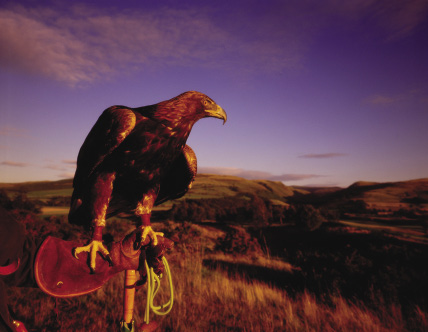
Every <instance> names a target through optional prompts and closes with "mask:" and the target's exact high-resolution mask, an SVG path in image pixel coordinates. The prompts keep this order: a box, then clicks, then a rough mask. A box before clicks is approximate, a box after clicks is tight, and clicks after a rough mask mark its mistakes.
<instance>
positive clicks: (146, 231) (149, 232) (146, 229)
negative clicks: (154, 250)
mask: <svg viewBox="0 0 428 332" xmlns="http://www.w3.org/2000/svg"><path fill="white" fill-rule="evenodd" d="M139 229H140V230H141V244H148V242H149V241H151V242H152V245H153V246H156V245H157V244H158V236H163V233H162V232H155V231H154V230H153V228H152V226H140V227H139ZM147 237H149V241H146V240H147Z"/></svg>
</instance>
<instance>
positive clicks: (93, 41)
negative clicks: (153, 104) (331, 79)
mask: <svg viewBox="0 0 428 332" xmlns="http://www.w3.org/2000/svg"><path fill="white" fill-rule="evenodd" d="M217 7H219V6H214V5H210V4H208V3H206V4H204V5H202V6H199V7H198V8H197V9H196V8H186V7H180V9H173V8H167V7H164V8H158V9H157V10H154V9H147V10H144V11H142V10H134V11H130V10H117V9H116V10H115V11H112V10H111V8H108V7H106V8H105V9H103V8H96V9H95V8H94V7H91V6H89V5H82V4H81V5H67V8H66V9H62V8H60V7H52V6H51V7H42V6H39V7H35V8H25V7H23V6H19V5H15V6H12V7H7V8H0V44H1V45H2V47H1V48H0V66H7V67H12V68H15V69H18V70H21V71H25V72H31V73H36V74H38V75H44V76H48V77H51V78H53V79H56V80H59V81H63V82H66V83H68V84H70V85H76V84H79V83H82V82H94V81H97V80H100V79H103V80H105V79H111V78H113V77H115V75H118V74H119V73H120V74H121V75H126V74H128V73H132V72H135V71H139V70H146V69H148V68H150V70H153V69H156V68H158V67H165V66H170V65H180V66H190V65H191V66H192V67H195V66H210V67H223V68H224V67H226V68H229V69H231V70H232V69H233V68H240V69H241V71H258V72H265V71H274V72H277V71H281V70H284V69H286V68H296V67H299V66H300V65H301V60H302V59H303V58H304V56H305V51H306V50H307V48H308V46H309V45H310V43H311V40H312V38H314V36H315V35H316V34H317V33H318V31H319V30H320V29H322V28H324V27H325V26H328V25H329V24H330V22H332V21H336V20H337V19H341V20H345V21H346V22H358V21H362V20H364V21H365V22H370V24H372V25H374V26H376V27H378V28H379V27H380V29H383V30H384V34H385V35H386V39H388V40H394V39H397V38H400V37H402V36H405V35H408V34H410V33H411V32H412V31H414V30H415V29H416V28H417V27H418V26H419V25H420V23H421V22H422V21H423V19H424V18H426V15H427V11H428V2H427V1H426V0H408V1H402V0H381V1H379V0H365V1H361V0H350V1H337V0H326V1H314V0H302V1H298V2H297V1H296V2H280V1H278V2H275V1H273V2H272V4H271V5H269V10H266V11H261V12H258V13H256V14H257V22H255V21H254V13H250V12H251V8H256V7H254V6H248V8H250V9H248V8H239V10H240V15H238V16H236V15H235V11H233V10H232V11H231V10H230V9H229V10H227V11H226V10H223V11H224V12H229V14H228V15H229V16H227V15H226V16H224V12H223V15H216V13H217V12H216V10H218V8H217ZM177 8H178V7H177ZM257 8H258V7H257ZM247 11H248V12H247ZM213 13H214V14H213ZM219 18H221V19H222V21H219Z"/></svg>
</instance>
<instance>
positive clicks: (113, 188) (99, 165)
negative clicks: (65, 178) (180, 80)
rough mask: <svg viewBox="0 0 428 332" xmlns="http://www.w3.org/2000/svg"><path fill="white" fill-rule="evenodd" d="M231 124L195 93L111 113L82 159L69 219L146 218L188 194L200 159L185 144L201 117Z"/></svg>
mask: <svg viewBox="0 0 428 332" xmlns="http://www.w3.org/2000/svg"><path fill="white" fill-rule="evenodd" d="M204 117H216V118H220V119H223V121H224V122H225V121H226V113H225V112H224V110H223V109H222V108H221V107H220V106H218V105H217V104H216V103H215V102H214V101H213V100H212V99H211V98H209V97H208V96H206V95H204V94H202V93H200V92H195V91H189V92H185V93H183V94H181V95H179V96H177V97H175V98H172V99H170V100H166V101H163V102H160V103H158V104H155V105H150V106H145V107H139V108H129V107H125V106H113V107H110V108H108V109H106V110H105V111H104V112H103V113H102V115H101V116H100V118H99V119H98V121H97V122H96V123H95V125H94V126H93V128H92V130H91V131H90V132H89V134H88V136H87V138H86V140H85V142H84V143H83V145H82V147H81V149H80V151H79V155H78V158H77V169H76V173H75V176H74V180H73V188H74V191H73V195H72V202H71V208H70V213H69V220H70V222H72V223H75V224H81V225H85V226H91V225H92V226H104V224H105V218H106V217H110V216H113V215H116V214H118V213H127V214H133V215H136V216H142V215H144V214H146V215H147V214H150V212H151V209H152V207H153V205H155V204H160V203H162V202H164V201H166V200H168V199H173V198H178V197H180V196H182V195H184V194H185V193H186V191H187V190H188V188H189V185H190V184H191V183H192V181H193V179H194V177H195V175H196V156H195V154H194V152H193V150H192V149H191V148H190V147H189V146H187V145H186V141H187V138H188V137H189V134H190V131H191V129H192V127H193V125H194V124H195V123H196V122H197V121H198V120H199V119H201V118H204Z"/></svg>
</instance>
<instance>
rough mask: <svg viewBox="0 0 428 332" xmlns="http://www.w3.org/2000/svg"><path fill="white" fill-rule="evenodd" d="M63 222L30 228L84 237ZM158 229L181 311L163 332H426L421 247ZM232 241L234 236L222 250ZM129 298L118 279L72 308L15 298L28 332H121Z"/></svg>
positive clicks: (339, 235)
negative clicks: (167, 241) (169, 243)
mask: <svg viewBox="0 0 428 332" xmlns="http://www.w3.org/2000/svg"><path fill="white" fill-rule="evenodd" d="M64 222H65V220H64V218H62V219H61V218H60V219H58V221H57V222H54V220H52V219H51V220H50V221H49V222H48V221H43V220H40V221H39V223H37V224H33V225H27V227H28V228H29V230H30V231H31V230H34V231H36V232H37V233H40V232H41V231H40V230H43V231H42V232H44V235H46V234H48V233H49V232H51V233H53V234H56V235H57V236H60V234H62V236H66V237H71V238H79V236H80V234H79V232H80V231H81V230H80V229H79V228H76V227H70V226H69V225H68V224H64ZM132 227H133V226H132V224H131V223H129V222H127V221H123V220H113V221H111V222H110V223H109V224H108V226H107V231H108V232H109V233H110V234H111V235H112V237H113V238H115V239H116V240H117V239H118V238H120V236H121V234H124V233H127V232H128V231H130V230H131V229H132ZM154 227H155V228H156V229H157V230H161V231H164V232H165V234H166V235H167V236H168V237H170V238H173V239H174V240H175V241H176V246H175V248H174V249H173V250H172V251H171V252H170V253H169V254H168V255H167V258H168V260H169V263H170V266H171V269H172V273H173V284H174V293H175V302H174V307H173V309H172V312H171V313H170V314H169V315H167V316H164V317H157V316H156V317H155V316H154V315H153V314H152V315H151V320H156V321H157V322H159V323H160V329H159V331H425V330H428V311H427V303H426V299H427V298H428V296H427V295H428V294H427V287H426V285H425V283H426V280H427V277H428V268H427V267H426V264H423V263H422V262H426V259H427V249H428V248H427V247H426V245H424V244H418V243H413V242H408V241H402V240H399V239H397V238H393V237H389V236H385V235H383V233H380V232H378V231H377V230H376V231H374V232H372V231H369V230H364V231H362V230H360V231H358V229H357V228H353V227H351V226H349V225H348V226H347V227H343V226H340V225H326V226H324V227H322V229H320V230H318V231H316V232H311V233H308V232H302V231H300V230H297V229H295V228H293V227H285V226H283V227H279V226H278V227H270V228H267V229H259V230H251V229H245V228H243V227H241V226H227V225H220V224H215V223H212V224H197V225H196V224H188V223H175V222H163V223H157V224H155V225H154ZM351 228H352V229H353V231H351ZM59 230H61V232H62V233H61V232H59V233H58V231H59ZM228 234H229V235H230V234H235V235H234V236H232V237H231V238H229V241H228V243H226V244H225V242H224V238H225V236H226V235H228ZM248 238H252V239H254V238H257V239H259V241H258V242H257V243H258V245H255V246H252V247H249V246H245V245H246V243H247V242H248ZM230 239H231V240H230ZM225 245H226V246H225ZM242 248H246V249H245V250H242ZM262 248H263V249H262ZM418 263H422V264H418ZM164 286H166V285H164ZM122 292H123V275H122V274H120V275H118V276H116V277H114V278H113V279H112V280H110V281H109V282H108V283H107V284H106V285H105V286H104V287H103V288H102V289H100V290H98V291H96V292H94V293H92V294H89V295H86V296H81V297H77V298H72V299H57V300H55V299H54V298H52V297H49V296H48V295H45V294H44V293H42V292H41V291H40V290H38V289H28V288H15V289H12V290H10V294H9V295H10V298H11V305H12V307H13V308H14V310H15V312H16V314H17V315H18V317H19V318H21V319H22V320H23V321H25V323H26V325H27V327H28V328H29V331H100V330H101V331H118V325H119V322H120V320H121V316H122ZM163 292H164V291H161V294H160V295H159V296H160V298H163V297H165V296H166V294H164V293H163ZM145 299H146V297H145V288H143V289H141V290H139V291H138V292H137V300H136V310H135V320H136V323H137V324H140V323H142V319H143V314H144V308H145Z"/></svg>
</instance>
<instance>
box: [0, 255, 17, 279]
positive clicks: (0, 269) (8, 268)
mask: <svg viewBox="0 0 428 332" xmlns="http://www.w3.org/2000/svg"><path fill="white" fill-rule="evenodd" d="M19 263H20V260H19V259H18V260H16V261H15V262H13V263H11V264H9V265H5V266H0V275H2V276H7V275H9V274H12V273H14V272H15V271H16V270H18V268H19Z"/></svg>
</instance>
